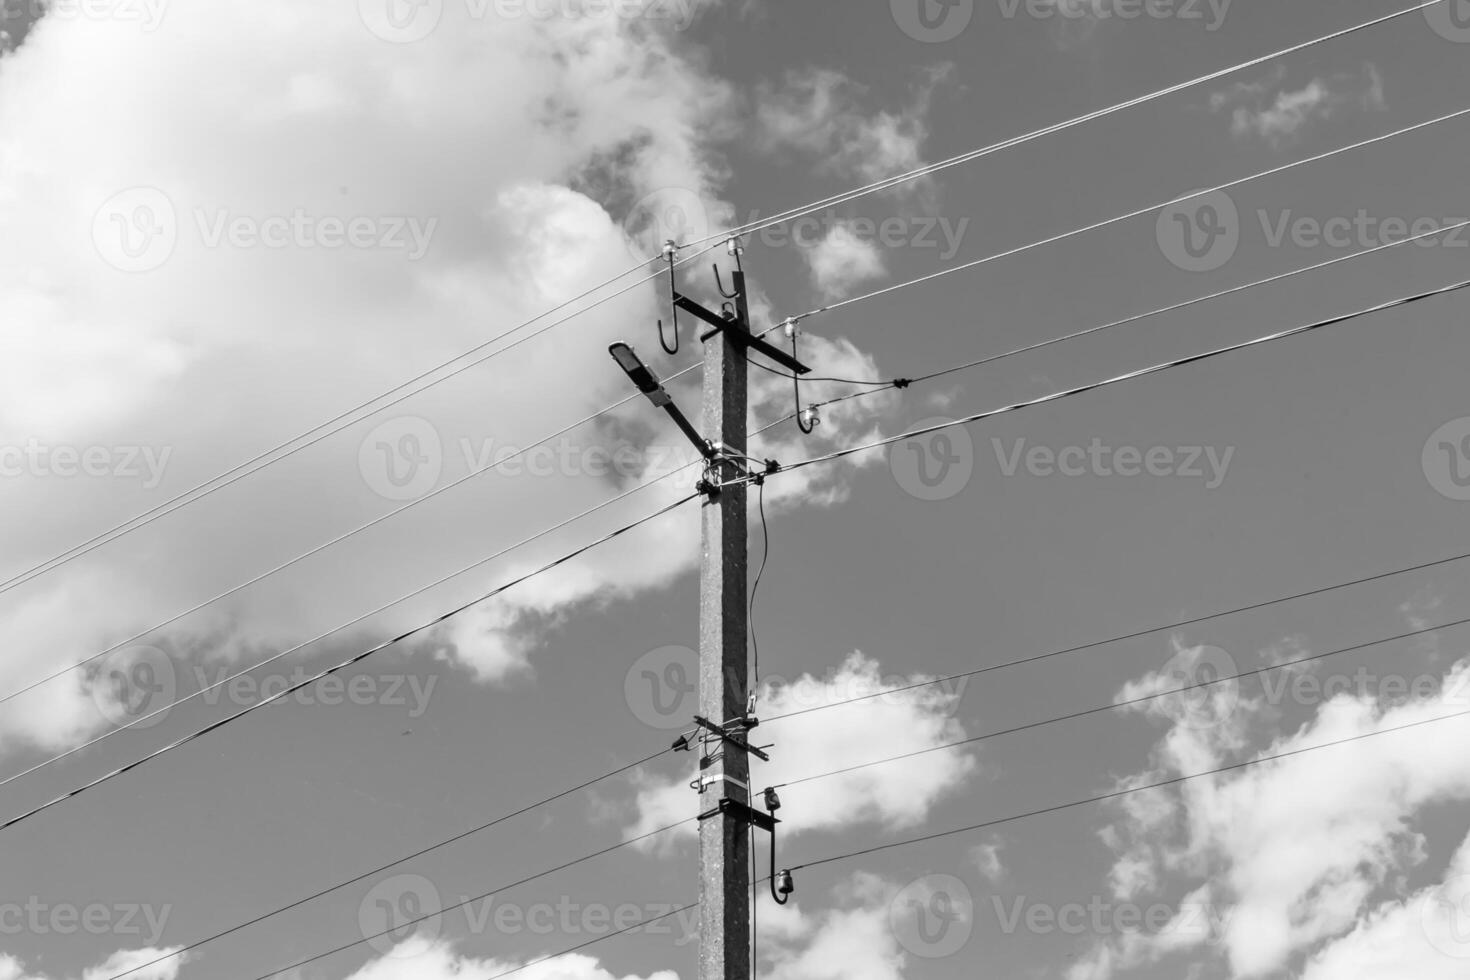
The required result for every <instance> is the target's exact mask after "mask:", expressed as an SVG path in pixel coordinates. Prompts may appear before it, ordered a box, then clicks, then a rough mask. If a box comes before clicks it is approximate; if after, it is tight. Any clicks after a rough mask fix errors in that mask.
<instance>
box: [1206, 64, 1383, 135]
mask: <svg viewBox="0 0 1470 980" xmlns="http://www.w3.org/2000/svg"><path fill="white" fill-rule="evenodd" d="M1285 77H1286V72H1285V69H1278V70H1277V71H1276V72H1275V73H1274V74H1273V75H1271V76H1270V77H1268V78H1265V79H1262V80H1260V81H1256V82H1240V83H1237V84H1236V85H1234V86H1232V87H1231V88H1229V89H1225V90H1223V91H1219V92H1215V93H1213V94H1212V95H1211V96H1210V108H1211V110H1212V111H1214V112H1222V111H1225V110H1227V109H1228V110H1229V111H1230V131H1231V133H1232V134H1233V135H1234V136H1235V137H1236V138H1237V139H1242V140H1245V139H1259V140H1261V141H1263V142H1265V143H1266V144H1268V145H1269V146H1271V147H1272V148H1273V149H1279V148H1281V147H1283V146H1285V145H1287V144H1288V143H1290V142H1291V141H1292V140H1294V139H1296V137H1297V136H1299V135H1300V134H1301V132H1302V131H1303V130H1304V129H1306V128H1307V127H1308V126H1310V125H1311V124H1313V123H1315V122H1321V121H1326V120H1328V119H1332V118H1335V117H1337V116H1339V115H1341V114H1342V113H1344V112H1345V111H1347V110H1349V109H1354V108H1356V109H1360V110H1382V109H1384V108H1386V107H1387V101H1386V99H1385V95H1384V84H1383V75H1382V73H1381V72H1380V71H1379V70H1378V67H1377V66H1376V65H1374V64H1372V63H1365V64H1364V65H1363V70H1362V72H1361V74H1360V75H1353V74H1349V73H1340V74H1336V75H1332V76H1328V77H1317V78H1314V79H1312V80H1311V81H1310V82H1308V83H1307V84H1306V85H1305V86H1304V87H1302V88H1299V89H1288V88H1283V87H1282V82H1283V81H1284V80H1285Z"/></svg>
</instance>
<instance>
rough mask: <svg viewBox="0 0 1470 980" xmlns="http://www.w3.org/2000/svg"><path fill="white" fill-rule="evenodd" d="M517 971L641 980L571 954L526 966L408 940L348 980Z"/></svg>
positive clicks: (448, 979) (661, 978)
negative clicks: (467, 954) (465, 954)
mask: <svg viewBox="0 0 1470 980" xmlns="http://www.w3.org/2000/svg"><path fill="white" fill-rule="evenodd" d="M522 967H524V968H522ZM516 969H519V970H520V972H518V973H517V974H516V976H517V977H521V978H524V980H640V978H638V977H636V976H634V975H632V974H629V975H628V976H626V977H622V978H619V977H617V976H616V975H615V974H613V973H610V972H609V971H608V970H606V969H604V968H603V967H602V966H601V965H600V964H599V963H598V962H597V960H595V959H593V958H592V957H590V956H583V955H579V954H572V955H568V956H559V957H557V958H556V959H553V960H547V961H546V962H544V963H536V964H534V965H530V966H525V965H524V964H520V963H511V962H503V961H500V960H493V959H484V960H480V959H472V958H470V957H463V956H459V955H457V954H456V953H455V952H454V948H453V947H452V946H451V945H450V944H449V943H446V942H429V941H426V940H423V939H410V940H407V941H406V942H404V943H402V944H400V945H399V946H396V947H394V948H393V949H392V950H390V951H389V952H388V953H387V954H385V955H384V956H382V957H380V958H379V959H376V960H373V961H372V962H371V963H368V964H367V965H366V966H364V967H363V968H362V969H360V970H358V971H357V972H356V973H353V974H352V975H351V976H350V977H349V978H348V980H464V978H467V977H493V976H498V975H499V974H501V973H505V972H507V971H509V970H516ZM647 980H679V976H678V974H676V973H675V972H674V971H672V970H659V971H658V972H656V973H651V974H649V975H648V977H647Z"/></svg>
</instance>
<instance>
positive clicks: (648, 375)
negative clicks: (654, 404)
mask: <svg viewBox="0 0 1470 980" xmlns="http://www.w3.org/2000/svg"><path fill="white" fill-rule="evenodd" d="M607 352H608V353H609V354H611V355H612V356H613V360H615V361H617V362H618V367H620V368H622V369H623V373H624V374H626V375H627V376H628V378H629V380H631V381H632V382H633V384H634V385H636V386H637V387H638V390H639V391H641V392H643V393H644V394H645V395H651V394H653V393H654V392H656V391H658V390H659V388H660V387H661V386H660V385H659V383H658V378H656V377H654V376H653V372H652V371H651V370H649V368H648V365H646V364H644V363H643V361H642V360H640V359H639V357H638V354H637V352H636V351H634V350H633V348H631V347H629V346H628V345H627V344H625V343H623V342H622V341H621V340H620V341H618V342H617V343H616V344H613V345H612V346H611V347H609V348H608V349H607Z"/></svg>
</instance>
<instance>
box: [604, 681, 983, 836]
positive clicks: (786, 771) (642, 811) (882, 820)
mask: <svg viewBox="0 0 1470 980" xmlns="http://www.w3.org/2000/svg"><path fill="white" fill-rule="evenodd" d="M931 679H932V678H930V677H927V676H923V675H914V676H912V677H907V678H894V677H884V676H883V675H882V673H881V671H880V668H879V664H878V662H877V661H876V660H874V659H872V658H870V657H867V656H865V655H863V654H862V653H853V654H852V655H850V656H849V657H848V658H847V659H846V660H845V661H843V663H842V665H841V666H840V667H839V668H838V669H837V670H836V671H835V672H833V673H832V674H831V675H829V676H827V677H823V678H818V677H814V676H812V675H811V674H803V675H802V676H801V677H799V678H797V679H795V680H794V681H793V682H791V683H783V684H780V685H777V686H773V685H771V684H769V683H768V684H767V685H765V686H764V687H763V689H762V694H761V697H760V705H759V712H758V714H759V715H760V716H761V717H762V718H768V719H777V716H779V715H783V714H788V713H791V712H795V711H802V710H805V709H809V708H813V707H820V706H824V705H830V704H834V703H835V702H838V701H844V700H847V699H849V698H853V697H861V696H863V695H865V694H868V693H872V692H876V691H882V690H889V689H892V688H895V687H899V686H903V685H905V684H913V683H918V682H921V681H925V680H931ZM963 692H964V685H963V683H962V682H956V686H954V687H947V686H944V685H934V686H930V687H923V688H918V689H915V690H913V691H905V692H902V693H897V694H891V695H885V696H883V697H879V698H874V699H871V700H868V701H862V702H858V703H856V704H852V705H848V706H845V707H836V708H830V709H828V710H823V711H819V712H811V713H808V714H804V715H797V716H796V717H792V718H786V719H777V720H772V721H767V722H763V723H762V724H761V727H760V728H759V729H757V732H758V733H759V735H760V739H761V740H762V741H763V742H774V743H775V746H776V747H775V748H774V749H772V750H771V753H770V754H771V762H769V763H762V762H759V761H756V762H755V765H754V767H753V768H752V772H751V780H752V783H751V788H752V790H753V791H759V790H761V789H763V788H764V787H766V786H779V785H782V784H785V783H790V782H792V781H794V780H799V779H802V778H804V777H807V776H812V775H816V774H818V773H823V772H830V771H834V770H838V769H844V768H846V767H849V766H856V765H859V764H861V763H865V762H871V761H872V760H874V759H880V758H887V757H889V756H896V755H903V754H905V753H909V752H918V751H921V750H923V749H927V748H932V747H933V746H936V745H940V744H944V743H948V742H953V741H957V740H959V739H962V738H964V737H965V729H964V726H963V725H962V724H961V723H960V722H959V721H958V720H956V719H955V718H954V717H953V715H954V712H955V711H956V710H957V709H958V707H959V703H960V700H961V698H962V697H963ZM691 758H692V757H691ZM978 768H979V766H978V763H977V762H976V761H975V759H974V757H973V756H972V755H970V754H968V753H966V752H964V751H961V750H949V751H940V752H931V753H929V754H926V755H920V756H917V757H915V758H911V759H907V760H905V761H903V762H901V763H893V764H889V765H884V766H875V767H872V768H868V769H860V770H858V771H856V772H851V773H845V774H843V775H839V776H833V777H830V778H827V779H823V780H822V781H821V782H819V783H812V784H810V785H795V786H791V787H790V788H788V789H784V790H782V791H781V797H782V801H783V809H782V816H783V817H785V818H787V823H786V825H785V826H784V828H783V830H782V836H783V838H784V839H787V840H789V839H790V838H791V837H792V836H793V835H797V834H811V833H816V832H822V831H827V832H831V831H836V830H841V829H845V828H848V827H855V826H862V825H876V826H878V827H880V828H883V829H886V830H903V829H909V828H913V827H917V826H919V825H920V824H922V823H923V822H924V821H925V820H926V819H928V816H929V813H930V811H931V810H932V809H933V807H934V805H935V804H936V803H938V802H939V801H940V800H941V799H944V798H945V797H946V796H948V795H949V794H951V793H953V792H954V791H956V790H957V789H958V788H959V787H960V786H961V785H963V784H964V783H965V782H966V781H967V780H968V779H969V778H970V777H971V776H972V775H974V774H975V772H976V771H977V769H978ZM637 807H638V814H639V816H638V819H637V821H636V822H635V823H634V824H633V825H632V826H631V827H629V828H628V830H627V832H626V833H627V836H628V837H630V838H631V837H636V836H640V835H642V834H645V833H648V832H650V831H653V830H656V829H658V828H660V827H663V826H667V825H669V824H673V823H675V822H677V821H680V820H684V819H686V818H688V817H692V816H695V815H696V814H697V813H698V798H697V797H696V795H695V794H694V793H693V792H692V791H691V790H690V788H689V775H688V774H687V773H681V774H679V775H678V776H675V777H672V778H670V779H668V780H657V779H652V778H648V777H645V780H644V782H643V783H642V784H641V785H640V787H639V790H638V794H637ZM680 835H681V836H683V837H690V836H692V835H693V829H692V827H689V826H685V827H681V828H680ZM668 838H669V835H665V836H664V838H663V839H662V840H660V839H658V838H655V839H654V841H652V842H649V844H648V847H649V849H657V848H664V849H666V848H667V847H669V846H670V842H669V839H668Z"/></svg>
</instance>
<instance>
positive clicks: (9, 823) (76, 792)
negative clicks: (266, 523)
mask: <svg viewBox="0 0 1470 980" xmlns="http://www.w3.org/2000/svg"><path fill="white" fill-rule="evenodd" d="M660 479H662V477H660ZM639 489H642V487H635V488H633V490H630V491H628V492H627V493H632V492H635V491H636V490H639ZM627 493H625V494H623V495H622V496H627ZM698 496H699V494H697V493H694V494H690V495H689V496H687V497H683V498H681V499H679V500H676V501H674V502H673V503H671V504H668V505H667V506H664V507H661V508H659V509H658V510H656V511H654V512H653V513H651V514H648V515H645V516H644V517H640V518H639V519H638V520H636V521H634V522H632V523H631V524H626V525H624V526H622V527H620V528H618V529H616V530H614V531H612V532H610V533H608V534H605V535H603V536H602V537H600V538H598V539H596V540H595V541H593V542H591V543H590V544H586V545H583V546H582V547H580V548H578V549H576V550H575V551H572V552H569V553H568V554H566V555H563V556H562V557H560V558H557V559H555V560H553V561H550V562H548V563H547V564H545V565H542V566H541V567H540V568H537V569H536V570H534V571H531V572H528V573H526V574H525V575H521V576H519V577H518V578H515V579H512V580H511V581H509V582H505V583H503V584H501V585H499V586H497V587H496V588H495V589H493V590H491V591H490V592H488V593H486V594H484V595H482V596H480V597H478V598H476V599H472V600H471V601H469V602H467V603H465V604H463V605H461V606H458V607H456V608H454V609H452V610H450V611H449V612H447V613H444V614H442V615H440V616H437V617H435V618H434V619H432V620H430V621H429V622H427V623H424V624H422V625H420V626H416V627H414V628H412V629H410V630H407V631H406V632H403V633H400V634H398V635H397V636H395V637H393V638H392V639H389V640H385V641H384V642H382V643H379V644H378V645H377V646H374V647H372V648H370V649H368V650H365V651H363V652H362V653H358V654H355V655H354V656H352V657H350V658H349V659H347V660H344V661H343V662H341V663H339V664H337V665H336V666H334V667H330V668H328V669H327V670H324V671H322V672H321V673H319V674H315V675H313V676H312V677H309V678H307V679H305V680H303V681H301V682H299V683H297V684H294V685H292V686H289V687H287V688H285V689H284V690H282V691H280V692H278V693H276V694H273V695H271V696H270V697H267V698H265V699H263V700H261V701H258V702H256V703H255V704H252V705H249V706H248V707H245V708H242V709H240V710H239V711H237V712H235V713H234V714H233V715H229V716H227V717H225V718H222V719H220V720H219V721H216V722H213V723H212V724H209V725H206V726H205V727H204V728H201V729H199V730H198V731H196V732H193V733H191V734H189V735H186V736H184V737H183V738H180V739H178V740H177V741H174V742H171V743H169V744H168V745H165V746H163V747H161V748H159V749H156V750H154V751H153V752H150V753H149V754H148V755H145V756H143V757H142V758H141V759H137V760H135V761H134V762H130V763H128V764H127V765H125V766H122V767H120V768H118V769H114V770H112V771H111V772H109V773H106V774H104V775H102V776H99V777H98V778H96V779H94V780H92V781H91V782H89V783H85V784H83V785H82V786H79V787H77V788H76V789H73V790H71V791H70V792H67V793H63V794H62V795H61V796H58V797H56V798H55V799H53V800H51V801H49V802H47V803H43V804H41V805H40V806H38V807H35V808H33V809H31V810H27V811H26V812H25V813H22V814H20V815H19V816H16V817H11V818H10V819H9V820H6V821H5V822H4V823H0V830H6V829H8V828H10V827H13V826H15V825H16V824H18V823H20V822H21V821H23V820H26V819H29V818H30V817H34V816H35V815H37V814H38V813H42V812H43V811H45V810H48V809H50V808H51V807H53V806H55V805H56V804H58V803H61V802H63V801H64V800H69V799H71V798H72V797H75V796H80V795H81V794H82V793H84V792H86V791H87V790H89V789H92V788H94V787H96V786H99V785H101V784H102V783H105V782H107V781H108V780H111V779H114V778H116V777H118V776H121V775H123V774H124V773H126V772H130V771H132V770H133V769H136V768H138V767H139V766H141V765H143V764H144V763H147V762H148V761H150V760H152V759H156V758H158V757H159V756H161V755H163V754H165V753H167V752H171V751H173V750H174V749H177V748H179V747H180V746H183V745H186V744H188V743H189V742H192V741H194V740H195V739H196V738H200V737H202V736H204V735H207V734H208V733H210V732H212V731H215V730H216V729H219V728H223V727H224V726H225V725H227V724H229V723H230V722H232V721H234V720H236V719H237V718H241V717H243V716H245V715H248V714H250V713H251V712H252V711H255V710H257V709H258V708H263V707H265V706H266V705H268V704H272V703H274V702H276V701H280V700H282V699H283V698H286V697H289V696H290V695H292V694H294V693H296V692H297V691H299V690H301V689H302V688H304V687H307V686H309V685H311V684H314V683H316V682H317V681H319V680H321V679H322V678H324V677H328V676H330V675H332V674H335V673H337V672H338V671H341V670H344V669H346V668H347V667H350V666H352V665H353V664H356V663H359V662H361V661H363V660H366V659H367V658H368V657H370V656H372V655H373V654H375V653H379V652H381V651H383V650H386V649H388V648H389V647H391V646H393V645H395V644H397V643H400V642H402V641H403V640H406V639H408V638H409V637H411V636H414V635H416V634H418V633H422V632H424V631H425V630H428V629H431V628H433V627H435V626H437V625H439V624H440V623H442V622H444V621H446V620H448V619H450V618H452V617H454V616H457V615H459V614H460V613H462V612H464V611H465V610H467V609H469V608H471V607H473V606H476V605H478V604H480V603H482V602H485V601H487V600H489V599H491V598H493V597H495V596H497V595H499V594H501V593H502V592H505V591H506V590H508V589H511V588H514V587H515V586H517V585H519V584H520V583H522V582H525V581H526V580H528V579H531V578H534V577H536V576H537V575H540V574H542V573H544V572H547V571H550V570H551V569H553V568H556V567H558V566H560V565H563V564H565V563H566V562H568V561H571V560H572V559H574V558H577V557H579V556H581V555H583V554H585V553H586V552H588V551H591V550H592V549H593V548H595V547H597V546H599V545H601V544H605V543H607V542H608V541H611V540H613V539H614V538H617V537H620V536H621V535H623V534H626V533H627V532H629V531H631V530H633V529H635V528H637V527H640V526H642V525H643V524H647V523H648V522H650V521H653V520H655V519H657V518H659V517H662V516H663V515H665V514H667V513H669V512H670V511H672V510H675V509H676V508H678V507H681V506H683V505H684V504H686V503H689V502H690V501H691V500H694V499H695V498H696V497H698ZM619 499H622V498H621V497H615V498H613V500H610V501H605V502H604V503H602V504H600V505H598V507H595V508H593V510H598V509H600V508H601V507H605V506H607V505H608V504H610V503H612V502H613V501H615V500H619ZM586 513H591V511H587V512H586ZM581 516H584V515H578V517H581ZM576 519H577V518H571V519H570V520H576ZM563 523H564V524H565V523H568V522H563ZM542 533H543V534H545V533H549V532H542ZM471 567H474V566H471ZM467 570H468V569H464V570H462V571H467ZM456 574H459V573H456ZM450 577H451V578H452V577H453V576H450ZM429 587H430V588H432V586H429ZM421 591H422V590H421ZM399 601H401V600H399ZM389 605H392V603H390V604H389ZM383 608H387V607H386V606H385V607H383ZM333 632H335V631H333ZM324 635H330V634H324ZM266 662H267V663H268V662H269V661H266ZM256 666H257V667H258V666H260V665H259V664H257V665H256ZM252 669H253V668H252ZM195 693H196V694H198V693H201V692H195ZM193 696H194V695H191V697H193ZM183 700H187V699H183ZM180 703H181V702H180ZM149 717H151V716H149ZM134 724H137V721H134V722H130V723H129V725H125V726H123V728H118V729H114V730H113V732H112V733H108V734H113V733H115V732H118V731H123V730H124V729H126V728H128V727H131V725H134ZM101 737H102V738H105V737H106V736H105V735H104V736H101ZM99 740H100V738H99V739H94V740H93V742H89V743H87V744H88V745H90V744H95V742H96V741H99ZM85 747H86V746H85V745H83V746H78V747H77V748H74V749H71V750H70V751H68V752H67V753H64V754H63V755H61V756H57V757H56V758H57V759H60V758H65V756H66V755H70V754H71V753H72V752H76V751H78V750H79V749H81V748H85ZM49 761H50V762H55V761H56V759H52V760H49ZM47 764H49V762H48V763H42V765H47ZM38 768H41V767H40V766H37V767H34V768H32V769H29V770H27V771H26V773H20V774H18V775H17V776H11V777H10V778H9V779H6V780H5V781H4V782H7V783H8V782H10V780H12V779H16V778H19V776H23V775H26V774H27V773H30V772H35V771H36V769H38ZM3 784H4V783H0V785H3Z"/></svg>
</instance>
